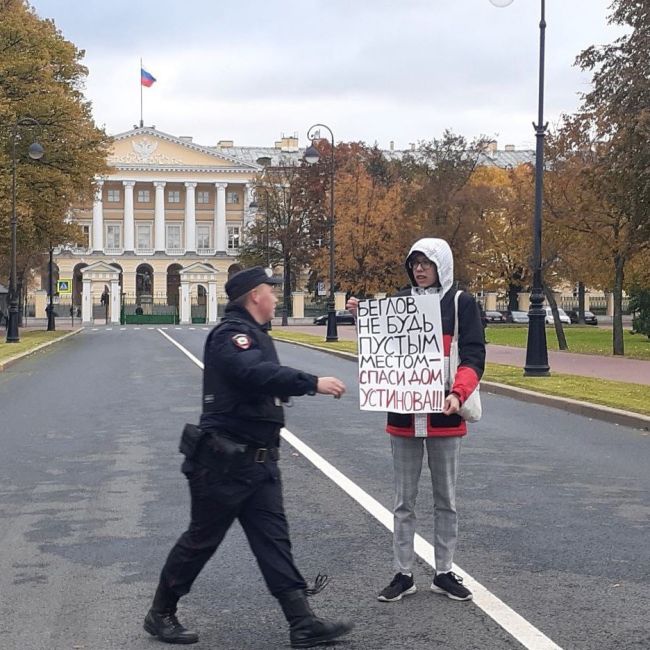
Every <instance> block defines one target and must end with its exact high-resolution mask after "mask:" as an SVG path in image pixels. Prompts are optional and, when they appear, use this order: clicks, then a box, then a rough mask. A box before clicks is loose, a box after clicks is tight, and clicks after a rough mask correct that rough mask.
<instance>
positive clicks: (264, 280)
mask: <svg viewBox="0 0 650 650" xmlns="http://www.w3.org/2000/svg"><path fill="white" fill-rule="evenodd" d="M260 284H282V280H281V279H280V278H276V277H273V271H272V270H271V269H265V268H264V267H262V266H254V267H253V268H251V269H244V270H243V271H239V273H235V275H233V276H232V277H231V278H230V280H228V282H226V293H227V294H228V299H229V300H237V298H241V297H242V296H243V295H244V294H245V293H248V292H249V291H252V290H253V289H254V288H255V287H257V286H259V285H260Z"/></svg>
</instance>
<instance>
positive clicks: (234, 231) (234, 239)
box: [228, 226, 241, 250]
mask: <svg viewBox="0 0 650 650" xmlns="http://www.w3.org/2000/svg"><path fill="white" fill-rule="evenodd" d="M240 237H241V226H228V250H237V249H238V248H239V242H240Z"/></svg>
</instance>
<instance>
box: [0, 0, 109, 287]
mask: <svg viewBox="0 0 650 650" xmlns="http://www.w3.org/2000/svg"><path fill="white" fill-rule="evenodd" d="M83 56H84V53H83V51H81V50H79V49H77V48H76V47H75V46H74V44H73V43H71V42H69V41H67V40H65V38H64V37H63V36H62V34H61V32H60V31H58V30H57V28H56V26H55V25H54V23H53V22H52V21H51V20H42V19H40V18H39V17H38V16H37V15H36V13H35V12H34V11H33V10H32V9H31V8H30V6H29V4H28V3H27V2H24V1H23V0H0V125H2V126H1V127H0V170H1V172H0V276H3V277H4V278H6V277H8V274H9V253H10V242H11V236H10V232H11V231H10V217H11V211H12V208H11V206H12V189H11V187H12V158H13V151H12V141H13V131H14V128H15V125H16V124H17V122H18V121H19V120H21V119H22V118H25V117H29V118H33V119H35V120H37V121H38V123H39V124H40V127H38V126H29V125H24V126H19V127H18V128H17V129H16V213H17V218H18V228H17V250H18V259H17V266H18V277H17V280H18V283H19V284H22V281H23V279H24V278H25V275H26V274H27V273H28V271H29V270H30V269H32V268H33V267H35V266H39V265H40V263H41V256H42V254H43V252H44V251H46V250H48V249H49V248H50V246H56V245H59V244H63V243H67V242H69V241H71V240H74V239H75V238H76V237H77V236H78V232H77V231H76V229H75V228H74V226H72V225H71V224H69V223H67V221H68V220H66V217H67V215H68V213H69V210H70V209H71V206H72V205H79V204H83V203H86V202H88V201H90V200H91V199H92V194H93V187H92V182H93V179H94V177H95V176H96V175H101V174H102V173H103V172H104V171H105V170H106V156H107V153H108V148H109V138H108V136H106V134H105V133H104V131H103V130H101V129H99V128H97V127H96V126H95V124H94V122H93V119H92V115H91V106H90V103H89V102H88V101H87V100H86V99H85V98H84V95H83V85H84V81H85V78H86V76H87V73H88V71H87V69H86V68H85V67H84V66H83V65H82V64H81V60H82V58H83ZM34 141H38V142H39V143H40V144H41V145H42V146H43V148H44V150H45V155H44V157H43V159H42V160H41V161H39V162H33V161H30V160H29V158H28V156H27V149H28V147H29V145H30V144H31V143H32V142H34Z"/></svg>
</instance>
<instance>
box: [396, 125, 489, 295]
mask: <svg viewBox="0 0 650 650" xmlns="http://www.w3.org/2000/svg"><path fill="white" fill-rule="evenodd" d="M487 144H488V139H487V138H476V139H474V140H472V141H468V140H467V139H466V138H465V137H464V136H462V135H458V134H455V133H453V132H452V131H449V130H446V131H445V132H444V133H443V135H442V137H441V138H434V139H433V140H430V141H423V142H420V143H419V145H418V148H417V150H416V151H414V152H408V153H407V154H406V155H405V156H404V157H403V159H402V161H401V164H400V175H401V177H402V178H403V179H404V181H405V183H406V187H405V189H404V196H405V197H406V201H405V214H406V216H407V217H408V219H409V223H410V224H411V225H412V228H411V229H410V230H409V232H408V233H407V234H408V236H409V239H410V240H411V241H415V240H416V239H418V238H419V237H441V238H442V239H446V240H447V241H448V242H449V245H450V246H451V248H452V250H453V251H454V262H455V263H454V275H455V276H456V279H457V280H459V281H460V282H461V284H463V285H465V286H467V285H469V284H471V283H472V281H473V280H474V277H473V274H472V270H471V268H470V265H469V261H470V257H471V255H470V253H471V250H472V242H473V240H474V239H475V236H476V233H477V230H478V221H479V217H480V215H481V211H482V208H481V205H480V202H479V201H477V197H476V193H475V191H474V188H473V187H472V186H471V185H470V179H471V178H472V174H473V173H474V172H475V171H476V169H477V168H478V165H479V161H480V159H481V155H482V153H483V152H484V151H485V149H486V147H487Z"/></svg>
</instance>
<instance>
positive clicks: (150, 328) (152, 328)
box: [147, 327, 156, 330]
mask: <svg viewBox="0 0 650 650" xmlns="http://www.w3.org/2000/svg"><path fill="white" fill-rule="evenodd" d="M147 329H148V330H155V329H156V328H155V327H147Z"/></svg>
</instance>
